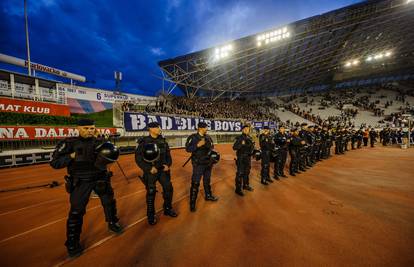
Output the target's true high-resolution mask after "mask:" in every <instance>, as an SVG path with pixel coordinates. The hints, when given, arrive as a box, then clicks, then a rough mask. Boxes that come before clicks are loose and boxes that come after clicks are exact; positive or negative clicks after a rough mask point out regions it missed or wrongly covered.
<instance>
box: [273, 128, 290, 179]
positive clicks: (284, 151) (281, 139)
mask: <svg viewBox="0 0 414 267" xmlns="http://www.w3.org/2000/svg"><path fill="white" fill-rule="evenodd" d="M274 140H275V144H276V145H277V146H278V147H279V151H278V152H279V155H278V157H277V166H276V168H275V172H276V174H277V175H279V176H282V177H286V175H285V174H284V168H285V164H286V160H287V155H288V149H289V142H290V137H289V136H288V135H287V134H286V133H283V134H282V133H281V132H277V133H276V134H275V137H274Z"/></svg>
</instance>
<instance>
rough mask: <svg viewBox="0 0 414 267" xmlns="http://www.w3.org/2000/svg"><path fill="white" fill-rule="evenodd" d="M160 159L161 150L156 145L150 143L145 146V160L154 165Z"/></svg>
mask: <svg viewBox="0 0 414 267" xmlns="http://www.w3.org/2000/svg"><path fill="white" fill-rule="evenodd" d="M159 158H160V150H159V148H158V146H157V144H155V143H148V144H145V145H144V160H145V161H146V162H149V163H152V162H154V161H157V160H158V159H159Z"/></svg>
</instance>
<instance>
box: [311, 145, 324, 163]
mask: <svg viewBox="0 0 414 267" xmlns="http://www.w3.org/2000/svg"><path fill="white" fill-rule="evenodd" d="M321 146H322V145H321V144H318V145H315V148H314V154H313V155H314V161H317V160H320V159H321Z"/></svg>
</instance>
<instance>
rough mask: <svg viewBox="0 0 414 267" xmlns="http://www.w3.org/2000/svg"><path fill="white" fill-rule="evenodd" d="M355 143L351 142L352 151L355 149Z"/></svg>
mask: <svg viewBox="0 0 414 267" xmlns="http://www.w3.org/2000/svg"><path fill="white" fill-rule="evenodd" d="M355 142H356V141H354V140H352V142H351V147H352V149H355Z"/></svg>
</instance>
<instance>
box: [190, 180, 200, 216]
mask: <svg viewBox="0 0 414 267" xmlns="http://www.w3.org/2000/svg"><path fill="white" fill-rule="evenodd" d="M199 186H200V184H194V183H193V184H191V188H190V211H191V212H195V211H196V200H197V194H198V187H199Z"/></svg>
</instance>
